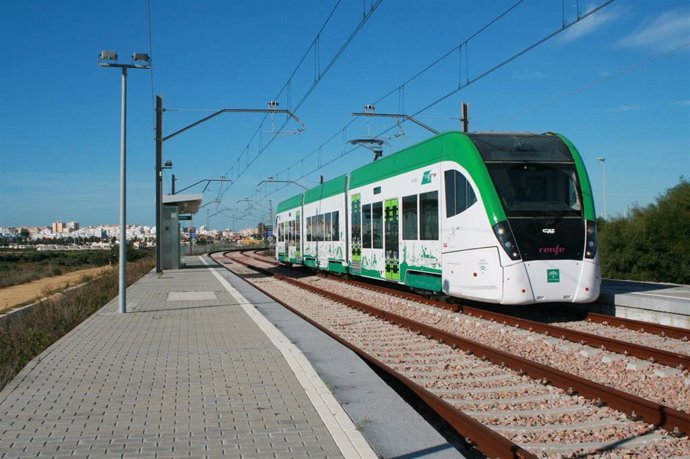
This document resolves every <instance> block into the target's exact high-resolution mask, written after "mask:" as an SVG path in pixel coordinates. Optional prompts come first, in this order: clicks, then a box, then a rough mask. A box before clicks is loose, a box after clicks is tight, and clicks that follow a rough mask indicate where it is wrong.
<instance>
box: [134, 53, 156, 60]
mask: <svg viewBox="0 0 690 459" xmlns="http://www.w3.org/2000/svg"><path fill="white" fill-rule="evenodd" d="M132 60H133V61H134V62H150V61H151V57H150V56H149V55H148V54H146V53H133V54H132Z"/></svg>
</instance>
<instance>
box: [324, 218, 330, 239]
mask: <svg viewBox="0 0 690 459" xmlns="http://www.w3.org/2000/svg"><path fill="white" fill-rule="evenodd" d="M323 218H324V223H323V229H324V234H323V240H324V241H330V240H331V214H330V213H327V214H324V216H323Z"/></svg>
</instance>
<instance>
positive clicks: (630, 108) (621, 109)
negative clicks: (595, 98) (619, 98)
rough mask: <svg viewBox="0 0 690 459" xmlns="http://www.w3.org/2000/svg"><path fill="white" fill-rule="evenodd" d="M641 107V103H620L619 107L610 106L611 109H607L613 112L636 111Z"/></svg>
mask: <svg viewBox="0 0 690 459" xmlns="http://www.w3.org/2000/svg"><path fill="white" fill-rule="evenodd" d="M640 108H642V107H640V106H639V105H620V106H618V107H614V108H609V109H607V110H606V111H607V112H611V113H616V112H632V111H635V110H639V109H640Z"/></svg>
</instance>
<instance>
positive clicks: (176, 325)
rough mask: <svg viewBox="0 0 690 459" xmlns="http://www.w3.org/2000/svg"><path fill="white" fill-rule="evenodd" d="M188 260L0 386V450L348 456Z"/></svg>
mask: <svg viewBox="0 0 690 459" xmlns="http://www.w3.org/2000/svg"><path fill="white" fill-rule="evenodd" d="M196 260H197V262H198V264H199V266H193V265H194V262H193V261H192V263H190V264H191V266H190V268H192V269H185V270H180V271H170V272H166V273H165V274H164V275H162V276H160V277H159V276H156V275H155V273H151V274H148V275H147V276H145V277H144V278H142V279H141V280H140V281H138V282H137V283H136V284H134V285H133V286H132V287H130V288H129V289H128V313H127V314H124V315H122V314H119V313H118V312H117V299H116V300H115V301H113V302H111V303H110V304H108V305H107V306H106V307H104V308H103V309H102V310H100V311H99V312H98V313H96V314H94V315H93V316H92V317H91V318H89V319H88V320H87V321H85V322H84V323H82V324H81V325H80V326H78V327H77V328H76V329H74V330H72V332H70V333H69V334H68V335H66V336H65V337H64V338H63V339H61V340H60V341H58V342H57V343H55V344H54V345H53V346H52V347H50V348H49V349H48V350H46V351H45V352H44V353H42V354H41V355H40V356H39V357H37V358H36V359H34V360H33V361H32V362H31V363H30V364H29V365H28V366H27V367H26V368H25V369H24V370H23V371H22V372H21V373H20V374H19V375H18V376H17V378H15V379H14V380H13V381H12V382H11V383H10V384H9V385H8V386H7V387H6V388H5V389H4V390H3V391H2V392H0V457H35V456H41V457H43V456H49V457H63V456H64V457H67V456H70V457H74V456H81V457H85V456H90V457H123V456H125V457H184V456H191V457H205V456H207V457H217V456H223V455H225V456H231V457H255V458H265V457H274V456H277V457H312V456H316V457H343V456H344V455H345V454H344V453H343V451H342V450H341V448H340V447H339V446H338V445H337V444H336V442H335V441H334V435H333V434H332V433H331V432H330V431H329V429H328V428H327V426H326V425H325V423H324V420H323V419H322V418H321V416H320V415H319V414H318V413H317V411H316V409H315V408H314V405H313V404H312V402H311V401H310V399H309V398H308V397H307V395H306V393H305V389H304V388H303V387H302V386H301V385H300V382H298V379H297V378H296V376H295V374H294V373H293V370H292V369H291V368H290V367H289V366H288V364H287V363H286V360H285V358H284V357H283V355H282V354H281V352H280V351H279V350H278V349H277V348H276V347H275V346H274V345H273V344H272V343H271V341H270V340H269V338H268V337H267V336H266V334H265V333H264V332H263V331H262V330H261V329H260V328H259V327H258V326H257V325H256V324H255V323H254V322H253V321H252V320H251V318H250V317H249V315H248V314H247V313H246V312H245V311H244V310H243V309H242V308H241V307H239V306H238V305H237V301H236V300H235V299H234V298H233V297H232V296H231V295H230V294H229V293H228V291H227V290H226V289H225V288H224V287H223V286H222V285H221V283H219V281H218V279H216V278H215V277H214V276H213V275H212V273H211V271H209V269H208V268H206V267H205V266H204V265H201V263H200V260H199V259H198V258H196ZM194 268H197V269H194ZM336 435H344V434H343V433H342V432H340V433H336ZM346 455H348V456H350V455H354V456H357V455H358V454H355V453H353V452H352V451H351V450H348V452H347V454H346ZM363 455H364V456H366V454H363ZM371 456H373V454H371Z"/></svg>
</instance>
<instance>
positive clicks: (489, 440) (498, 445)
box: [214, 259, 537, 459]
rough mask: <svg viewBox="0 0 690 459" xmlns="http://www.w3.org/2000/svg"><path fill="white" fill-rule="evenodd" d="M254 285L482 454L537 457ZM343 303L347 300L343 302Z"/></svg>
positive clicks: (280, 276) (299, 283)
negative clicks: (413, 397)
mask: <svg viewBox="0 0 690 459" xmlns="http://www.w3.org/2000/svg"><path fill="white" fill-rule="evenodd" d="M214 261H216V263H217V264H219V265H220V266H222V267H224V268H225V269H227V270H230V268H228V267H227V266H226V265H224V264H222V263H220V261H218V260H215V259H214ZM233 261H235V262H237V263H239V264H241V265H243V266H246V267H248V268H250V269H253V270H255V271H258V272H261V273H262V274H266V275H269V276H273V277H275V278H276V279H279V280H282V281H284V282H288V283H291V284H295V285H297V286H298V287H299V288H305V285H307V284H304V283H302V282H299V281H295V280H294V279H291V278H289V277H286V276H283V275H280V274H275V273H272V272H270V271H269V270H267V269H265V268H261V267H257V266H252V265H251V264H250V263H247V262H245V261H243V260H238V259H233ZM252 285H253V287H254V288H256V289H257V290H260V291H261V292H262V293H263V294H264V295H266V296H268V297H269V298H271V299H272V300H273V301H275V302H276V303H278V304H280V305H282V306H283V307H285V308H286V309H288V310H289V311H291V312H292V313H294V314H296V315H297V316H299V317H300V318H302V319H304V320H306V321H307V322H309V323H310V324H312V325H313V326H315V327H316V328H318V329H319V330H321V331H322V332H324V333H326V334H327V335H328V336H330V337H331V338H333V339H335V340H336V341H338V342H340V343H341V344H343V345H344V346H346V347H348V348H349V349H351V350H352V351H353V352H355V353H356V354H357V355H359V356H360V357H362V358H363V359H364V360H366V361H367V362H369V363H371V364H372V365H374V366H376V367H377V368H380V369H381V370H382V371H384V372H385V373H386V374H388V375H390V376H391V377H393V378H396V379H397V380H398V381H400V382H401V383H402V384H404V385H405V386H406V387H408V388H409V389H410V390H411V391H413V392H414V393H415V394H417V395H418V396H419V398H420V399H422V400H423V401H424V402H425V403H426V404H427V405H428V406H429V407H430V408H431V409H432V410H434V412H436V413H437V414H438V415H439V416H441V418H443V419H444V420H445V421H446V422H447V423H448V424H449V425H450V426H451V427H452V428H453V429H455V430H456V432H458V433H459V434H460V435H461V436H463V437H464V438H465V440H466V441H467V442H468V443H469V444H470V445H472V446H476V447H477V449H479V450H480V451H481V452H482V453H483V454H485V455H486V456H488V457H498V458H520V459H531V458H536V457H537V456H536V455H534V454H532V453H530V452H529V451H526V450H525V449H523V448H522V447H520V446H519V445H517V444H515V443H513V442H512V441H510V440H508V439H507V438H505V437H503V436H502V435H500V434H498V433H496V432H495V431H493V430H491V429H490V428H488V427H486V426H484V425H483V424H481V423H480V422H479V421H477V420H475V419H474V418H472V417H470V416H468V415H466V414H464V413H463V412H462V411H461V410H459V409H458V408H456V407H454V406H453V405H451V404H450V403H448V402H446V401H445V400H443V399H442V398H440V397H439V396H437V395H435V394H433V393H432V392H430V391H428V390H427V389H425V388H424V387H422V386H421V385H419V384H417V383H415V382H413V381H412V380H411V379H409V378H407V377H406V376H404V375H402V374H401V373H399V372H398V371H396V370H395V369H393V368H391V367H389V366H388V365H386V364H385V363H383V362H381V361H380V360H378V359H377V358H375V357H373V356H372V355H370V354H369V353H367V352H366V351H364V350H363V349H361V348H359V347H358V346H356V345H354V344H352V343H350V342H349V341H347V340H346V339H344V338H343V337H341V336H339V335H337V334H335V333H334V332H332V331H331V330H329V329H328V328H326V327H324V326H323V325H321V324H319V323H318V322H316V321H315V320H313V319H311V318H310V317H309V316H307V315H305V314H303V313H302V312H300V311H299V310H297V309H295V308H294V307H292V306H290V305H289V304H287V303H285V302H284V301H282V300H281V299H279V298H277V297H275V296H274V295H272V294H271V293H269V292H268V291H266V290H264V289H263V288H262V287H261V286H258V285H255V284H252ZM344 304H346V303H344Z"/></svg>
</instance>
